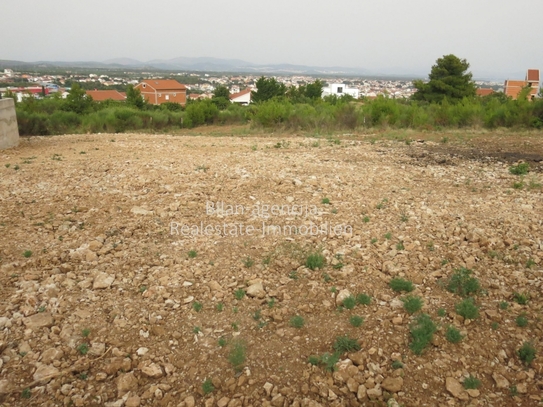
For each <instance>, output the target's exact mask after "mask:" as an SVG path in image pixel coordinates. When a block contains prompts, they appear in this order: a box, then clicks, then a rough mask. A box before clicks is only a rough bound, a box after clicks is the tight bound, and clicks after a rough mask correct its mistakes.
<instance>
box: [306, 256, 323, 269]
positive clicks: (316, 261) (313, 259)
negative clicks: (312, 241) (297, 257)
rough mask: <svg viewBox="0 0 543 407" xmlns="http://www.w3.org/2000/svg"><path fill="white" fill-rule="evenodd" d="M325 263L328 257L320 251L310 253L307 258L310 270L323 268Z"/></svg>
mask: <svg viewBox="0 0 543 407" xmlns="http://www.w3.org/2000/svg"><path fill="white" fill-rule="evenodd" d="M325 263H326V258H325V257H324V256H323V255H322V253H320V252H314V253H310V254H309V255H308V256H307V258H306V260H305V266H306V267H307V268H308V269H310V270H316V269H321V268H323V267H324V264H325Z"/></svg>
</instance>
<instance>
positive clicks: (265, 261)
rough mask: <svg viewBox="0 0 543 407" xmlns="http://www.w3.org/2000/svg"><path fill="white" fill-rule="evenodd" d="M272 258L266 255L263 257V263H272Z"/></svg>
mask: <svg viewBox="0 0 543 407" xmlns="http://www.w3.org/2000/svg"><path fill="white" fill-rule="evenodd" d="M271 260H272V258H271V256H270V255H268V256H266V257H264V258H263V259H262V264H263V265H265V266H267V265H269V264H270V263H271Z"/></svg>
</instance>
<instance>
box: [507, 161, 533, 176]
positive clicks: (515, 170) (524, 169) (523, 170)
mask: <svg viewBox="0 0 543 407" xmlns="http://www.w3.org/2000/svg"><path fill="white" fill-rule="evenodd" d="M529 170H530V165H529V164H528V163H519V164H517V165H513V166H511V167H509V172H510V173H511V174H513V175H526V174H528V171H529Z"/></svg>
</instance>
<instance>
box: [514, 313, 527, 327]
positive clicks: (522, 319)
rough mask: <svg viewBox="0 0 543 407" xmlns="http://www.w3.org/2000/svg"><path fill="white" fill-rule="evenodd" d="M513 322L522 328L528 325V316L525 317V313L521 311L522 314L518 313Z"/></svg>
mask: <svg viewBox="0 0 543 407" xmlns="http://www.w3.org/2000/svg"><path fill="white" fill-rule="evenodd" d="M515 322H516V324H517V326H519V327H521V328H524V327H525V326H527V325H528V318H526V313H525V312H523V313H522V314H520V315H519V316H518V317H517V318H516V319H515Z"/></svg>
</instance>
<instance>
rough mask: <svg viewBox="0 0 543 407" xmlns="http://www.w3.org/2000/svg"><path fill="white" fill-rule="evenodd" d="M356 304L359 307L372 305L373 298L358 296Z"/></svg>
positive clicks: (363, 295)
mask: <svg viewBox="0 0 543 407" xmlns="http://www.w3.org/2000/svg"><path fill="white" fill-rule="evenodd" d="M356 303H357V304H358V305H370V304H371V297H370V296H369V295H368V294H358V295H357V296H356Z"/></svg>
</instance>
